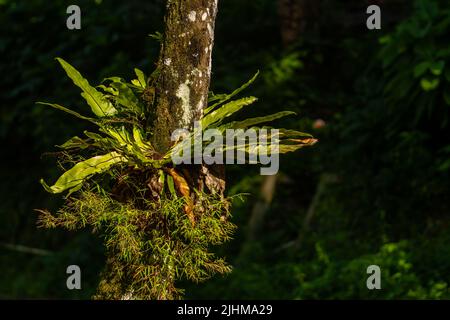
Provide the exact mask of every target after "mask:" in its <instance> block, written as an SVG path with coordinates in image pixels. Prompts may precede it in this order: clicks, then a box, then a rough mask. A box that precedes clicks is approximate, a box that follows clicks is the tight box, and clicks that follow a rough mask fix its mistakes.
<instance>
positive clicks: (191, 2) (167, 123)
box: [153, 0, 218, 153]
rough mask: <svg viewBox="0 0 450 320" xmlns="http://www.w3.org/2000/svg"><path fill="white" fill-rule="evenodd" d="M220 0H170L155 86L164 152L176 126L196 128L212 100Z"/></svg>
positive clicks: (157, 131)
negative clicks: (212, 67) (213, 50)
mask: <svg viewBox="0 0 450 320" xmlns="http://www.w3.org/2000/svg"><path fill="white" fill-rule="evenodd" d="M217 5H218V0H168V2H167V12H166V17H165V33H164V39H163V43H162V48H161V52H160V57H159V63H158V64H159V75H158V78H157V82H156V86H155V88H156V89H155V90H156V92H155V106H156V114H155V120H154V123H153V132H154V136H153V143H154V145H155V147H156V149H157V150H158V151H159V152H161V153H164V152H165V151H167V150H168V149H169V148H170V146H171V139H170V138H171V134H172V132H173V131H174V130H175V129H179V128H180V129H192V128H193V125H194V121H196V120H199V119H200V118H201V116H202V112H203V109H204V108H205V106H206V105H207V103H208V90H209V82H210V78H211V53H212V49H213V43H214V26H215V19H216V14H217Z"/></svg>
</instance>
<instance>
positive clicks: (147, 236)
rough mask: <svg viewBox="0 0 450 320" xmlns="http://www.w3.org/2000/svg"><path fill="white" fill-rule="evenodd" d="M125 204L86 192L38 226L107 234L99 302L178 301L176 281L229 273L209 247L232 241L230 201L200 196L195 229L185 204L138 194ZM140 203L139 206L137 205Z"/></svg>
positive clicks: (179, 293) (44, 216) (46, 214)
mask: <svg viewBox="0 0 450 320" xmlns="http://www.w3.org/2000/svg"><path fill="white" fill-rule="evenodd" d="M136 192H137V193H135V195H134V198H133V199H130V201H129V202H126V203H123V202H119V201H117V200H114V199H112V198H111V197H110V196H109V195H108V194H106V193H105V192H102V193H100V194H99V193H98V192H97V190H95V191H94V190H88V189H86V190H83V191H82V192H81V194H80V195H79V196H78V197H77V198H71V199H70V200H69V201H68V203H67V204H66V205H65V206H64V207H63V208H61V209H60V210H59V211H58V213H57V215H56V216H53V215H51V214H50V213H49V212H46V211H43V212H42V214H41V217H40V222H39V223H40V225H41V226H43V227H46V228H55V227H63V228H66V229H68V230H75V229H81V228H85V227H90V228H92V229H93V230H94V231H96V232H101V233H102V234H104V241H105V244H106V249H107V257H108V259H107V265H106V269H105V271H104V272H103V277H102V280H101V282H100V285H99V288H98V291H97V294H96V295H95V298H97V299H177V298H180V297H181V296H182V293H183V290H180V289H177V288H176V287H175V281H177V280H179V279H182V278H186V279H189V280H192V281H195V282H199V281H203V280H206V279H208V278H209V277H210V276H211V275H213V274H214V273H216V272H217V273H226V272H229V271H230V267H229V266H228V265H227V264H225V262H224V261H223V260H222V259H218V258H215V257H214V254H212V253H210V252H208V247H209V245H210V244H213V245H218V244H221V243H222V242H223V241H225V240H228V239H230V235H231V233H232V231H233V229H234V225H233V224H231V223H230V222H229V218H230V216H229V213H228V211H227V210H226V208H227V207H228V200H226V199H220V197H218V196H212V195H206V194H201V195H199V197H200V199H201V200H200V201H199V202H197V205H196V207H195V208H194V213H195V214H196V216H197V217H199V218H198V220H197V221H196V223H195V225H194V226H193V225H192V224H191V222H190V220H189V219H188V218H187V216H186V214H185V213H184V211H183V207H184V205H185V201H184V199H183V198H175V199H167V198H161V199H160V200H159V201H157V202H156V201H149V200H147V199H145V193H142V194H141V195H140V196H141V197H138V195H139V193H138V192H139V191H138V190H136ZM137 203H139V205H138V204H137Z"/></svg>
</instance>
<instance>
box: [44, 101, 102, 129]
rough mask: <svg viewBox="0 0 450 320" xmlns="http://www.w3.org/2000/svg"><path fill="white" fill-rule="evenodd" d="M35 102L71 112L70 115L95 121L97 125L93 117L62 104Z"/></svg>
mask: <svg viewBox="0 0 450 320" xmlns="http://www.w3.org/2000/svg"><path fill="white" fill-rule="evenodd" d="M36 104H42V105H44V106H50V107H52V108H55V109H58V110H62V111H64V112H66V113H68V114H71V115H73V116H75V117H77V118H80V119H83V120H87V121H89V122H92V123H95V124H96V125H98V122H97V121H96V120H95V119H93V118H89V117H86V116H83V115H81V114H79V113H78V112H76V111H73V110H70V109H68V108H66V107H63V106H61V105H59V104H56V103H47V102H36Z"/></svg>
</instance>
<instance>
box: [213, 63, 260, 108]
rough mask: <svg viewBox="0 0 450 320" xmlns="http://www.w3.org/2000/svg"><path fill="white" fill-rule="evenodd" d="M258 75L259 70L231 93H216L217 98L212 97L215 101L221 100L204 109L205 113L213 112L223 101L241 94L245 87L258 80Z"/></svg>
mask: <svg viewBox="0 0 450 320" xmlns="http://www.w3.org/2000/svg"><path fill="white" fill-rule="evenodd" d="M258 75H259V71H258V72H256V74H255V75H254V76H253V77H252V78H251V79H250V80H249V81H247V82H246V83H244V84H243V85H242V86H241V87H240V88H238V89H236V90H234V91H233V92H232V93H230V94H222V95H215V97H216V98H217V99H215V98H214V96H213V97H211V98H212V99H213V101H215V100H219V102H217V103H215V104H213V105H212V106H210V107H208V108H206V109H205V110H204V114H208V113H210V112H211V111H212V110H214V109H215V108H216V107H217V106H218V105H220V104H222V103H224V102H226V101H228V100H230V99H231V98H233V97H234V96H235V95H237V94H239V93H240V92H241V91H242V90H244V89H245V88H247V87H248V86H249V85H251V84H252V83H253V82H254V81H255V80H256V78H257V77H258ZM211 98H210V99H211ZM214 99H215V100H214Z"/></svg>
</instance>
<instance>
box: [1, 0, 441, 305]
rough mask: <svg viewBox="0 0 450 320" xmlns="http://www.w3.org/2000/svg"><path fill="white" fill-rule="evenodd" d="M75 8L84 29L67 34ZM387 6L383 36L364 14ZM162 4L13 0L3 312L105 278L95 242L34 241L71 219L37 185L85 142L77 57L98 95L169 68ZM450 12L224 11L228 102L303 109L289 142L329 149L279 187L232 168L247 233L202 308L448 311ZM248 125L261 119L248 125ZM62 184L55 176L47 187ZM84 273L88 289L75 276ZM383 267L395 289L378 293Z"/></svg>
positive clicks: (437, 4) (7, 69)
mask: <svg viewBox="0 0 450 320" xmlns="http://www.w3.org/2000/svg"><path fill="white" fill-rule="evenodd" d="M70 4H77V5H79V6H80V7H81V11H82V29H81V30H79V31H69V30H67V28H66V18H67V14H66V8H67V6H68V5H70ZM369 4H379V5H380V6H381V8H382V30H379V31H369V30H368V29H367V28H366V25H365V24H366V18H367V15H366V8H367V6H368V5H369ZM163 15H164V1H163V0H155V1H138V0H128V1H112V0H103V1H102V0H96V1H94V0H78V1H76V3H74V2H73V1H62V0H54V1H51V2H50V1H44V0H29V1H15V0H0V56H1V62H0V74H1V77H0V87H1V90H0V97H1V100H0V101H1V109H0V140H1V146H2V151H1V164H2V165H1V166H0V172H1V184H0V298H6V299H15V298H49V299H58V298H67V299H75V298H89V297H90V296H91V295H92V294H93V292H94V290H95V287H96V284H97V282H98V276H99V272H100V271H101V269H102V266H103V263H104V252H103V247H102V244H101V240H100V239H98V237H97V236H95V235H92V234H91V232H90V230H85V231H84V232H73V233H69V232H66V231H61V230H56V231H55V230H52V231H48V230H42V229H37V228H36V213H35V212H33V209H34V208H49V209H55V208H57V207H58V206H59V205H60V204H61V200H60V199H59V197H53V196H51V195H49V194H47V193H45V191H44V190H43V189H42V187H41V186H40V184H39V183H38V180H39V178H41V177H47V178H49V177H56V176H57V174H58V172H57V170H55V169H54V168H55V166H54V163H55V159H54V158H53V157H52V156H51V154H49V153H47V152H52V151H55V147H54V146H55V145H57V144H60V143H62V142H63V141H65V139H67V138H69V137H70V136H72V135H74V134H76V133H77V132H80V130H83V129H86V128H85V127H84V128H81V127H80V124H79V123H78V122H77V121H75V120H73V119H72V118H71V117H70V116H67V115H65V114H64V113H60V112H57V111H54V110H50V109H46V108H44V107H42V106H38V105H35V104H34V102H35V101H59V102H64V105H66V106H69V107H72V108H75V109H77V108H78V110H82V108H83V105H82V101H81V99H80V97H79V93H78V91H77V90H75V89H74V88H73V86H72V85H71V83H70V80H68V79H66V77H65V76H64V75H63V73H62V71H61V70H60V69H59V68H58V66H57V64H56V62H55V60H54V58H55V57H56V56H61V57H63V58H65V59H67V60H68V61H70V63H72V64H73V65H74V66H75V67H77V68H78V69H79V70H80V71H81V73H82V74H83V75H85V77H86V78H88V79H89V80H91V81H92V83H98V82H99V81H100V80H101V79H103V78H104V77H106V76H110V75H117V76H122V77H125V78H127V79H129V78H130V77H131V76H132V72H133V67H138V68H140V69H143V70H146V71H147V73H148V72H149V71H151V70H152V69H153V68H154V62H155V61H156V57H157V54H158V50H159V48H158V43H157V42H156V41H155V40H153V39H152V38H151V37H149V36H148V34H150V33H154V32H155V31H162V30H163ZM448 39H450V3H449V2H448V0H414V1H409V0H408V1H407V0H384V1H381V0H379V1H375V0H373V1H369V0H367V1H364V0H354V1H337V0H324V1H316V0H252V1H242V0H222V1H220V3H219V15H218V21H217V25H216V43H215V48H214V57H213V64H214V66H213V80H212V90H213V91H215V92H223V91H225V92H229V91H231V90H233V89H234V88H236V87H238V86H239V85H240V84H242V83H243V82H245V81H246V80H247V79H248V78H250V76H251V75H253V74H254V72H255V71H256V70H258V69H259V70H261V71H262V74H261V76H260V77H259V79H258V80H257V82H256V83H255V84H254V85H253V86H252V87H251V88H249V89H248V90H247V92H246V93H247V94H248V93H251V94H252V95H255V96H258V97H259V98H260V100H259V102H258V103H257V104H256V105H255V107H254V108H253V111H252V112H254V113H255V114H267V113H273V112H275V111H278V110H286V109H289V110H293V111H296V112H297V113H298V116H297V117H292V118H291V119H288V120H283V121H281V120H280V121H279V122H280V125H281V126H283V127H290V128H295V129H300V130H303V131H306V132H311V133H313V134H314V135H315V136H316V137H318V138H319V139H320V142H319V143H318V144H316V145H315V146H314V147H312V148H308V149H304V150H301V151H300V152H297V153H295V154H290V155H287V156H283V157H282V158H281V166H280V173H279V174H278V175H276V176H274V177H262V176H260V175H259V174H258V173H259V170H258V168H256V167H254V166H228V167H227V175H228V193H229V194H235V193H241V192H248V193H250V194H251V195H250V196H248V197H247V201H246V202H245V203H236V204H235V205H234V210H233V216H234V218H233V219H234V222H235V223H236V224H238V226H239V229H238V231H237V233H236V234H235V238H234V240H233V241H231V242H229V243H228V244H226V245H224V246H221V247H219V248H217V251H218V252H220V254H222V255H225V256H226V257H227V258H228V261H229V262H230V263H231V264H232V265H233V267H234V270H233V272H232V273H231V274H230V275H228V276H226V277H220V276H218V277H216V278H214V279H213V280H210V281H208V282H206V283H202V284H191V283H185V284H182V286H184V287H186V289H187V290H186V292H187V298H216V299H227V298H234V299H251V298H271V299H316V298H320V299H369V298H381V299H394V298H395V299H407V298H412V299H425V298H426V299H448V298H450V291H449V289H450V288H449V285H450V233H449V232H448V228H449V225H450V210H449V191H450V188H449V170H450V159H449V155H450V141H449V137H450V134H449V109H450V43H449V41H448ZM246 116H248V115H246ZM49 180H50V179H49ZM70 264H77V265H79V266H80V267H81V269H82V287H83V289H82V290H80V291H77V290H74V291H69V290H67V289H66V285H65V284H66V277H67V275H66V273H65V271H66V267H67V266H68V265H70ZM371 264H377V265H379V266H380V267H381V271H382V290H374V291H369V290H367V288H366V279H367V276H368V275H367V274H366V268H367V266H369V265H371Z"/></svg>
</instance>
